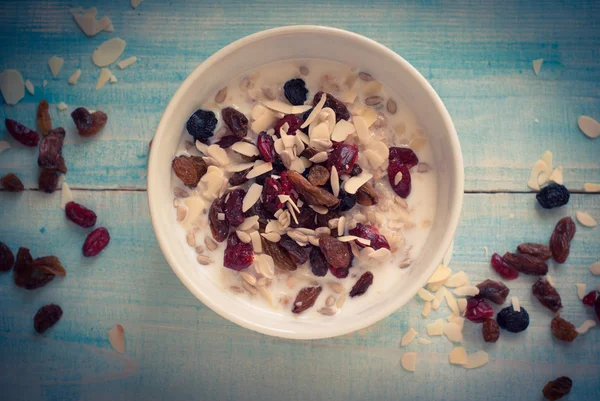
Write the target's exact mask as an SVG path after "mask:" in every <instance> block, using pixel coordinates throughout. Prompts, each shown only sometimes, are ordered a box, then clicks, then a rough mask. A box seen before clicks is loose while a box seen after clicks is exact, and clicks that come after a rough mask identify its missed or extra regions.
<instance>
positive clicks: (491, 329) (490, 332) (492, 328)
mask: <svg viewBox="0 0 600 401" xmlns="http://www.w3.org/2000/svg"><path fill="white" fill-rule="evenodd" d="M481 333H482V334H483V341H485V342H486V343H495V342H496V341H498V338H500V328H499V327H498V322H496V320H495V319H492V318H490V319H486V320H485V322H483V325H482V327H481Z"/></svg>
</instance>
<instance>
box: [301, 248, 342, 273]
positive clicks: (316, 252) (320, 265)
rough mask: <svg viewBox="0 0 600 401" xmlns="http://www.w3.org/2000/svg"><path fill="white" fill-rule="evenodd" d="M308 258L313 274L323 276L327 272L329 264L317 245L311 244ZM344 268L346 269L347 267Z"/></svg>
mask: <svg viewBox="0 0 600 401" xmlns="http://www.w3.org/2000/svg"><path fill="white" fill-rule="evenodd" d="M309 260H310V268H311V270H312V272H313V274H314V275H315V276H319V277H323V276H325V275H326V274H327V270H329V268H330V266H329V263H327V260H326V259H325V255H323V252H321V249H320V248H319V247H318V246H313V247H312V249H311V250H310V255H309ZM345 270H346V271H348V269H345Z"/></svg>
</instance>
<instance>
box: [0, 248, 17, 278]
mask: <svg viewBox="0 0 600 401" xmlns="http://www.w3.org/2000/svg"><path fill="white" fill-rule="evenodd" d="M14 264H15V255H13V253H12V251H11V250H10V248H9V247H8V246H6V244H5V243H3V242H0V272H7V271H9V270H10V269H12V267H13V265H14Z"/></svg>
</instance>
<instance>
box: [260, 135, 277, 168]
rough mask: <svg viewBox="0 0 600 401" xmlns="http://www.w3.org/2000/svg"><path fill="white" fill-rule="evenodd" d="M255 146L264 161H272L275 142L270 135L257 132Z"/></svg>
mask: <svg viewBox="0 0 600 401" xmlns="http://www.w3.org/2000/svg"><path fill="white" fill-rule="evenodd" d="M256 147H257V148H258V151H259V152H260V156H261V157H262V159H263V160H264V161H266V162H272V161H273V160H275V142H274V141H273V138H272V137H271V135H269V134H267V133H266V132H261V133H260V134H258V138H257V140H256Z"/></svg>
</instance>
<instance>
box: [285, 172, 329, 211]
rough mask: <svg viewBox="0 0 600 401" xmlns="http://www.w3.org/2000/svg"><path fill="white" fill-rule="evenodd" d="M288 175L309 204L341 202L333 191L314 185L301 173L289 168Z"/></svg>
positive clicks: (320, 204) (327, 204)
mask: <svg viewBox="0 0 600 401" xmlns="http://www.w3.org/2000/svg"><path fill="white" fill-rule="evenodd" d="M287 176H288V177H289V180H290V181H291V183H292V185H293V186H294V189H295V190H296V192H298V194H299V195H300V196H302V197H303V198H304V200H305V201H306V202H308V204H309V205H315V206H325V207H334V206H337V205H338V204H339V203H340V200H339V199H338V198H336V197H335V196H333V194H332V193H331V192H328V191H326V190H325V189H323V188H321V187H317V186H314V185H312V184H311V183H310V182H308V180H307V179H306V178H304V177H303V176H302V175H301V174H300V173H298V172H296V171H293V170H288V171H287Z"/></svg>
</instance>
